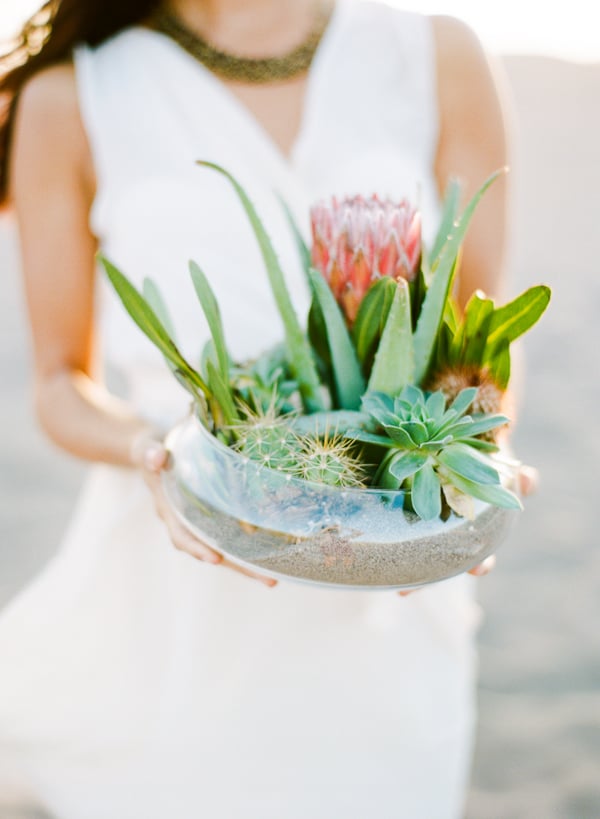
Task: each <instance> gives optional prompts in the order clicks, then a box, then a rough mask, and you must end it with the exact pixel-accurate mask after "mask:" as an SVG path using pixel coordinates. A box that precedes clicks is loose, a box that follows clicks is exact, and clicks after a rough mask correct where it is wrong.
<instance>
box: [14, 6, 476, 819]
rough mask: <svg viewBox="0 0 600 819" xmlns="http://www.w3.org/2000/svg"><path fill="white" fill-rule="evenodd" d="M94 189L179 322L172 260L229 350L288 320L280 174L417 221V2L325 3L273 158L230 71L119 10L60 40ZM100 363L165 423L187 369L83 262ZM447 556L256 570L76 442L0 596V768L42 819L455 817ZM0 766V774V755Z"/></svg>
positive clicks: (454, 619)
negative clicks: (210, 551) (191, 271)
mask: <svg viewBox="0 0 600 819" xmlns="http://www.w3.org/2000/svg"><path fill="white" fill-rule="evenodd" d="M75 66H76V77H77V83H78V89H79V98H80V107H81V114H82V118H83V122H84V126H85V128H86V131H87V136H88V139H89V143H90V146H91V150H92V154H93V159H94V164H95V169H96V174H97V178H98V191H97V197H96V199H95V202H94V205H93V209H92V213H91V217H90V218H91V226H92V228H93V230H94V232H95V234H96V235H97V236H98V239H99V241H100V243H101V246H102V249H103V252H104V253H105V254H106V255H107V256H108V257H109V258H110V259H112V260H113V261H114V263H115V264H117V265H118V266H119V267H120V268H121V269H122V270H124V271H125V272H126V273H127V274H128V275H129V276H130V277H131V278H132V279H133V280H134V281H136V282H137V283H141V282H142V280H143V278H144V277H145V276H150V277H151V278H153V279H154V280H155V281H157V282H158V283H159V285H160V287H161V290H162V291H163V293H164V294H165V296H166V300H167V302H168V305H169V308H170V311H171V313H172V315H173V317H174V320H175V324H176V327H177V332H178V337H179V340H180V344H181V346H182V347H183V349H184V351H185V352H186V353H187V355H188V356H190V357H191V358H194V357H197V356H198V355H199V354H200V350H201V348H202V346H203V344H204V342H205V340H206V339H207V336H208V331H207V327H206V325H205V322H204V320H203V317H202V313H201V310H200V308H199V306H198V304H197V302H196V300H195V297H194V293H193V289H192V285H191V282H190V279H189V275H188V270H187V265H188V260H189V259H194V260H196V261H197V262H198V264H199V265H200V266H201V267H202V268H203V270H204V271H205V272H206V274H207V275H208V277H209V279H210V281H211V283H212V285H213V287H214V289H215V292H216V295H217V298H218V300H219V302H220V305H221V309H222V313H223V320H224V325H225V333H226V337H227V339H228V342H229V345H230V348H231V352H232V354H233V356H234V357H236V358H242V359H245V358H248V357H251V356H253V355H255V354H257V353H259V352H260V351H262V350H263V349H265V348H266V347H268V346H269V345H272V344H274V343H276V342H277V341H278V340H279V339H280V338H281V335H282V327H281V323H280V320H279V318H278V314H277V312H276V309H275V306H274V303H273V298H272V296H271V293H270V290H269V286H268V282H267V278H266V275H265V271H264V268H263V264H262V262H261V258H260V254H259V251H258V248H257V245H256V241H255V239H254V236H253V234H252V232H251V230H250V228H249V226H248V223H247V220H246V218H245V216H244V214H243V211H242V209H241V207H240V204H239V202H238V200H237V199H236V197H235V195H234V193H233V191H232V189H231V188H230V186H229V184H228V183H227V181H226V180H225V179H224V178H223V177H221V176H220V175H218V174H216V173H215V172H214V171H211V170H209V169H206V168H202V167H199V166H197V165H196V164H195V162H196V160H198V159H206V160H211V161H213V162H218V163H219V164H221V165H223V166H224V167H226V168H227V169H228V170H230V171H231V172H232V173H233V174H234V175H235V176H237V177H238V179H239V180H240V181H241V182H242V184H243V185H244V186H245V187H246V189H247V191H248V192H249V194H250V196H251V198H252V200H253V201H254V203H255V205H256V208H257V210H258V212H259V214H260V216H261V217H262V219H263V220H264V222H265V224H266V225H267V226H268V229H269V232H270V234H271V237H272V239H273V242H274V244H275V246H276V249H277V252H278V254H279V256H280V259H281V261H282V265H283V268H284V270H285V273H286V277H287V282H288V285H289V288H290V291H291V294H292V298H293V301H294V304H295V306H296V309H297V311H298V313H299V314H300V315H302V316H303V315H304V314H305V313H306V310H307V306H308V294H307V290H306V284H305V280H304V276H303V273H302V270H301V266H300V261H299V258H298V253H297V249H296V245H295V241H294V238H293V236H292V235H291V234H290V230H289V226H288V224H287V221H286V217H285V215H284V213H283V211H282V208H281V203H280V198H282V199H284V200H285V201H286V202H287V203H288V205H289V207H290V208H291V209H292V211H293V212H294V214H295V215H296V218H297V220H298V222H299V223H300V224H301V226H302V229H304V230H307V228H308V225H307V222H308V209H309V207H310V205H311V204H312V203H313V202H314V201H315V200H318V199H320V198H322V197H327V196H331V195H332V194H336V195H343V194H353V193H359V192H360V193H363V194H370V193H372V192H377V193H379V194H380V195H382V196H386V195H389V196H392V197H395V198H401V197H404V196H408V197H409V198H411V199H416V200H417V201H418V202H419V204H420V207H421V210H422V212H423V221H424V225H425V232H426V235H429V237H431V235H432V234H433V233H434V232H435V229H436V227H437V220H438V216H439V201H438V196H437V190H436V185H435V180H434V176H433V161H434V156H435V150H436V142H437V134H438V124H437V102H436V100H437V92H436V87H435V53H434V43H433V36H432V31H431V21H430V20H429V19H428V18H426V17H423V16H420V15H417V14H412V13H408V12H401V11H398V10H395V9H391V8H389V7H387V6H385V5H380V4H377V3H367V2H341V3H340V4H339V5H338V7H337V8H336V10H335V12H334V15H333V18H332V20H331V23H330V26H329V28H328V30H327V31H326V34H325V36H324V39H323V41H322V43H321V45H320V47H319V50H318V53H317V55H316V57H315V60H314V63H313V65H312V68H311V71H310V75H309V80H308V87H307V94H306V100H305V106H304V111H303V117H302V125H301V129H300V133H299V135H298V138H297V140H296V141H295V144H294V146H293V150H292V151H291V155H290V156H289V157H285V156H284V155H283V154H282V153H281V151H280V150H279V149H278V148H277V146H276V145H275V143H274V142H273V140H272V139H271V138H270V137H269V135H268V134H267V133H266V132H265V130H264V128H262V126H261V125H260V124H259V123H258V122H257V121H256V119H254V118H253V116H252V115H251V113H250V112H249V111H248V110H247V109H246V108H245V107H244V106H243V105H242V104H241V103H240V102H239V101H238V99H237V98H236V97H235V96H234V95H233V94H232V92H231V91H230V90H229V89H228V88H227V87H226V86H225V85H224V84H223V83H222V82H220V80H218V79H217V78H216V77H215V76H214V75H212V74H211V73H210V72H209V71H208V70H207V69H206V68H204V67H203V66H202V65H201V64H200V63H198V62H197V61H195V60H194V59H193V58H192V57H190V56H189V55H188V54H187V53H186V52H184V51H183V50H182V49H181V48H180V47H179V46H178V45H176V44H175V43H174V42H173V41H171V40H169V39H168V38H166V37H165V36H164V35H162V34H159V33H156V32H153V31H150V30H146V29H143V28H141V27H135V28H130V29H127V30H125V31H123V32H121V33H120V34H118V35H117V36H115V37H114V38H112V39H111V40H110V41H108V42H106V43H104V44H102V45H101V46H99V47H98V48H96V49H90V48H80V49H78V50H77V53H76V55H75ZM96 311H97V322H98V328H99V340H100V342H101V347H102V353H103V357H104V361H105V363H106V367H107V369H108V371H109V375H110V377H111V379H112V381H113V382H114V383H115V384H116V385H118V387H119V389H120V390H121V391H122V392H124V394H126V395H127V397H128V398H129V400H130V401H131V402H132V403H133V404H134V405H135V406H136V408H137V410H138V411H139V412H140V413H141V414H143V415H146V416H147V417H149V418H152V419H154V420H155V421H156V422H158V423H160V424H162V425H164V426H165V427H168V426H169V425H170V424H172V423H174V422H175V421H177V420H178V419H179V418H181V417H182V416H183V415H184V414H185V412H186V410H187V399H186V395H185V393H184V392H183V391H182V390H181V389H180V387H179V386H178V385H177V384H176V382H175V381H174V380H173V379H172V377H171V375H170V374H169V373H168V371H167V369H166V367H165V365H164V362H163V361H162V359H161V357H160V355H159V354H158V353H157V352H156V351H155V350H154V348H153V347H152V345H151V344H150V343H149V342H148V341H147V339H146V338H145V337H144V336H143V335H142V334H141V333H140V332H139V331H138V329H137V328H136V327H134V325H133V324H132V322H131V320H130V319H129V317H128V316H127V315H126V314H125V312H124V310H123V308H122V307H121V305H120V303H119V302H118V300H117V299H116V297H115V296H114V294H113V293H112V292H111V291H110V288H109V287H108V285H107V283H106V282H105V280H104V279H103V278H102V276H101V275H99V278H98V293H97V306H96ZM470 582H471V579H470V578H467V577H466V576H463V577H459V578H455V579H453V580H450V581H446V582H444V583H440V584H437V585H435V586H430V587H427V588H425V589H423V590H422V591H420V592H418V593H416V594H414V595H412V596H410V597H408V598H406V599H404V598H400V597H399V596H398V595H397V594H394V593H388V592H364V591H361V592H353V591H339V590H335V591H332V590H328V589H326V588H320V587H316V586H308V585H298V584H294V583H288V582H281V583H280V584H279V586H278V587H276V588H275V589H272V590H270V589H267V588H265V587H264V586H262V585H261V584H258V583H256V582H254V581H250V580H248V579H246V578H244V577H241V576H239V575H238V574H236V573H233V572H231V571H227V570H225V569H222V568H218V567H213V566H210V565H208V564H205V563H200V562H197V561H194V560H193V559H192V558H191V557H189V556H187V555H185V554H182V553H179V552H177V551H176V550H175V549H174V548H173V547H172V546H171V544H170V541H169V538H168V536H167V533H166V531H165V529H164V526H163V524H162V522H161V521H160V520H159V519H158V518H157V517H156V515H155V513H154V509H153V505H152V501H151V498H150V495H149V493H148V491H147V489H146V487H145V486H144V485H143V482H142V480H141V479H140V477H139V475H138V474H137V473H136V472H135V471H133V470H128V469H121V468H114V467H109V466H94V467H92V468H91V471H90V474H89V477H88V479H87V480H86V483H85V486H84V488H83V490H82V494H81V498H80V500H79V503H78V506H77V509H76V511H75V514H74V517H73V519H72V521H71V524H70V527H69V530H68V532H67V535H66V538H65V541H64V543H63V545H62V548H61V550H60V552H59V554H58V555H57V557H56V558H55V559H54V560H53V562H52V563H51V564H50V565H49V566H48V568H47V569H46V570H45V571H44V572H43V573H42V574H41V575H40V576H39V577H38V578H37V579H36V580H35V581H34V582H33V583H32V584H31V585H30V586H29V587H28V588H26V589H25V590H24V591H23V592H22V593H21V594H20V596H19V597H18V598H17V599H16V600H15V601H14V602H13V603H12V604H11V605H10V606H9V607H8V608H7V609H6V610H5V611H4V613H3V614H2V616H1V617H0V768H2V769H3V770H4V771H7V770H9V768H10V769H11V770H15V771H17V772H18V773H19V775H20V776H21V777H22V778H23V779H25V781H26V782H27V783H28V785H29V787H30V788H31V789H32V791H33V793H34V794H35V795H36V797H37V798H38V799H39V800H40V802H41V803H42V804H43V805H45V806H46V807H47V808H49V809H50V811H51V812H52V813H53V815H55V816H56V817H57V819H165V817H174V818H175V819H198V818H199V817H203V818H205V819H338V817H339V819H365V817H371V816H372V817H378V819H392V817H394V819H452V818H454V819H456V817H458V816H460V815H461V810H462V803H463V796H464V789H465V784H466V778H467V772H468V766H469V760H470V750H471V738H472V727H473V708H474V697H473V667H474V662H473V660H474V657H473V630H474V626H475V623H476V609H475V607H474V604H473V602H472V599H471V585H470ZM0 778H1V777H0Z"/></svg>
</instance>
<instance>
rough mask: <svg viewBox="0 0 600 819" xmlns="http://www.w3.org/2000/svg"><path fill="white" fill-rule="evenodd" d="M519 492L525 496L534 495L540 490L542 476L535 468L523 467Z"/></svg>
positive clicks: (520, 473)
mask: <svg viewBox="0 0 600 819" xmlns="http://www.w3.org/2000/svg"><path fill="white" fill-rule="evenodd" d="M518 480H519V492H520V493H521V495H523V496H525V497H526V496H527V495H532V494H533V493H534V492H535V491H536V489H537V488H538V485H539V482H540V476H539V472H538V471H537V469H536V468H535V467H533V466H522V467H521V469H520V470H519V478H518Z"/></svg>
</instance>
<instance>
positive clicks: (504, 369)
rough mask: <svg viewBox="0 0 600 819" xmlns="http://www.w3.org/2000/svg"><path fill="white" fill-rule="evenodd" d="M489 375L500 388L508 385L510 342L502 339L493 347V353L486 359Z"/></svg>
mask: <svg viewBox="0 0 600 819" xmlns="http://www.w3.org/2000/svg"><path fill="white" fill-rule="evenodd" d="M488 367H489V373H490V377H491V378H492V379H493V380H494V382H495V383H496V384H497V385H498V387H499V388H500V389H501V390H505V389H506V388H507V387H508V382H509V381H510V369H511V366H510V342H508V341H503V342H500V343H499V344H497V345H496V346H495V347H494V352H493V355H490V357H489V359H488Z"/></svg>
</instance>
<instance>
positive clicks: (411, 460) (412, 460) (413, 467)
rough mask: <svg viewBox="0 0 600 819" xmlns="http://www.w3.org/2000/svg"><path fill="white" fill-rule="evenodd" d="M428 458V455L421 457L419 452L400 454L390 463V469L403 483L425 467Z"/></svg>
mask: <svg viewBox="0 0 600 819" xmlns="http://www.w3.org/2000/svg"><path fill="white" fill-rule="evenodd" d="M427 458H428V456H427V455H421V454H420V453H419V452H398V453H397V454H396V455H395V456H394V457H393V458H392V460H391V461H390V463H389V466H388V469H389V471H390V472H391V473H392V475H393V476H394V477H395V478H397V479H398V480H399V481H400V483H402V481H403V480H405V479H406V478H410V476H411V475H414V474H415V472H417V471H418V470H419V469H421V468H422V467H423V466H425V464H426V463H427Z"/></svg>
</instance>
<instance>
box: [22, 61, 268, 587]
mask: <svg viewBox="0 0 600 819" xmlns="http://www.w3.org/2000/svg"><path fill="white" fill-rule="evenodd" d="M11 180H12V186H11V191H12V197H13V200H14V204H15V208H16V211H17V217H18V222H19V230H20V236H21V249H22V261H23V273H24V277H25V289H26V293H27V301H28V305H29V314H30V320H31V328H32V335H33V350H34V360H35V404H36V409H37V414H38V417H39V420H40V423H41V425H42V426H43V428H44V429H45V431H46V432H47V433H48V435H49V436H50V437H51V438H52V439H53V440H54V441H55V442H56V443H57V444H58V445H59V446H60V447H62V448H63V449H66V450H68V451H69V452H72V453H73V454H74V455H77V456H78V457H80V458H86V459H88V460H93V461H104V462H107V463H112V464H118V465H123V466H135V467H139V468H140V469H141V470H142V473H143V475H144V478H145V480H146V483H147V484H148V487H149V489H150V491H151V493H152V496H153V498H154V503H155V507H156V511H157V514H158V515H159V516H160V517H161V518H162V519H163V520H164V522H165V524H166V526H167V529H168V531H169V534H170V536H171V539H172V541H173V543H174V545H175V546H176V547H177V548H178V549H181V550H182V551H185V552H188V553H189V554H191V555H192V556H193V557H196V558H198V559H199V560H205V561H208V562H210V563H222V564H223V565H224V566H227V567H228V568H232V569H234V570H235V571H238V572H240V573H241V574H246V575H248V576H250V577H254V578H256V579H258V580H261V581H262V582H263V583H265V584H266V585H268V586H273V585H275V581H273V580H270V579H267V578H262V577H260V576H259V575H256V574H254V573H252V572H250V571H246V570H245V569H238V568H237V567H235V566H233V565H231V564H229V563H228V561H226V560H223V559H222V558H221V556H220V555H219V554H217V553H216V552H215V551H213V550H212V549H210V548H209V547H208V546H207V545H206V544H204V543H202V542H201V541H199V540H197V539H196V538H194V537H193V536H192V535H191V534H190V533H189V532H187V530H185V529H184V528H183V527H182V526H181V524H180V523H179V522H178V521H177V520H176V519H175V516H174V514H173V512H172V511H171V509H170V507H169V506H168V504H167V503H166V499H165V496H164V493H163V490H162V485H161V481H160V472H161V470H162V469H163V468H164V467H165V465H166V462H167V453H166V450H165V449H164V447H163V446H162V444H161V443H160V441H159V440H156V434H155V432H154V431H153V430H152V429H151V428H150V427H149V426H148V424H147V423H146V422H144V421H143V420H141V419H140V418H138V417H136V415H135V413H134V412H133V410H132V409H131V408H130V407H129V406H128V405H127V404H126V403H124V402H122V401H119V400H118V399H116V398H115V397H114V396H112V395H110V393H109V392H108V391H107V390H106V389H105V388H104V386H103V385H102V383H101V380H100V375H99V373H98V368H97V364H96V362H95V360H94V275H95V262H94V258H95V253H96V239H95V237H94V236H93V235H92V233H91V232H90V228H89V212H90V207H91V203H92V200H93V197H94V189H95V182H94V174H93V166H92V161H91V156H90V152H89V148H88V144H87V139H86V136H85V133H84V130H83V127H82V123H81V120H80V116H79V111H78V104H77V94H76V88H75V77H74V71H73V67H72V66H68V65H65V66H58V67H55V68H52V69H48V70H46V71H44V72H43V73H40V74H39V75H38V76H37V77H35V78H34V79H33V80H32V81H31V82H30V83H29V85H28V86H27V87H26V88H25V91H24V92H23V95H22V97H21V100H20V104H19V109H18V115H17V121H16V129H15V137H14V143H13V153H12V165H11Z"/></svg>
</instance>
